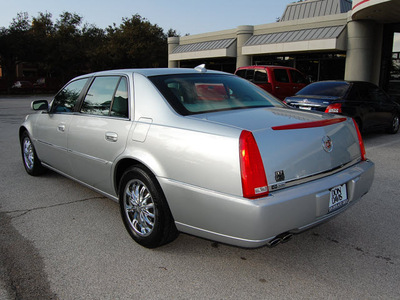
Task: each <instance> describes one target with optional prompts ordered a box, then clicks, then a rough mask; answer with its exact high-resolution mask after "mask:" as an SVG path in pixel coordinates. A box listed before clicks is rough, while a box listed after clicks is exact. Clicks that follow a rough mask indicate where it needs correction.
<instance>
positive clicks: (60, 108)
mask: <svg viewBox="0 0 400 300" xmlns="http://www.w3.org/2000/svg"><path fill="white" fill-rule="evenodd" d="M87 81H88V78H84V79H79V80H75V81H73V82H71V83H69V84H68V85H67V86H65V87H64V88H63V89H62V90H61V91H60V92H59V93H58V94H57V95H56V96H55V97H54V100H53V104H52V106H51V112H53V113H66V112H72V111H73V110H74V107H75V105H76V102H77V101H78V98H79V95H80V94H81V92H82V89H83V88H84V87H85V85H86V83H87Z"/></svg>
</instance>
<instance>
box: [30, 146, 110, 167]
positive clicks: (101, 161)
mask: <svg viewBox="0 0 400 300" xmlns="http://www.w3.org/2000/svg"><path fill="white" fill-rule="evenodd" d="M37 141H38V142H39V143H41V144H44V145H47V146H50V147H53V148H56V149H58V150H61V151H65V152H68V153H71V154H75V155H77V156H80V157H83V158H86V159H90V160H93V161H97V162H99V163H102V164H112V162H111V161H108V160H104V159H101V158H98V157H94V156H91V155H88V154H85V153H81V152H77V151H73V150H70V149H67V148H65V147H60V146H57V145H54V144H51V143H47V142H44V141H41V140H37Z"/></svg>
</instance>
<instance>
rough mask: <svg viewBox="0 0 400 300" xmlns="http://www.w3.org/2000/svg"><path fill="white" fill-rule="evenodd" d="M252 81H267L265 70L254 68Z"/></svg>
mask: <svg viewBox="0 0 400 300" xmlns="http://www.w3.org/2000/svg"><path fill="white" fill-rule="evenodd" d="M254 83H268V74H267V71H265V70H255V72H254Z"/></svg>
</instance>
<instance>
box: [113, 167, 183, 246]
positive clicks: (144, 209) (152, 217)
mask: <svg viewBox="0 0 400 300" xmlns="http://www.w3.org/2000/svg"><path fill="white" fill-rule="evenodd" d="M119 203H120V209H121V215H122V219H123V221H124V225H125V227H126V229H127V230H128V232H129V234H130V235H131V237H132V238H133V239H134V240H135V241H136V242H137V243H138V244H140V245H142V246H144V247H146V248H156V247H159V246H162V245H164V244H166V243H169V242H171V241H173V240H174V239H175V238H176V237H177V235H178V231H177V229H176V227H175V223H174V220H173V218H172V215H171V212H170V210H169V207H168V204H167V201H166V199H165V196H164V194H163V192H162V190H161V187H160V186H159V184H158V182H157V181H156V179H155V177H154V176H153V175H152V174H150V173H148V172H146V171H145V170H144V169H142V168H140V167H132V168H130V169H128V170H127V171H126V172H125V173H124V175H123V176H122V179H121V183H120V186H119Z"/></svg>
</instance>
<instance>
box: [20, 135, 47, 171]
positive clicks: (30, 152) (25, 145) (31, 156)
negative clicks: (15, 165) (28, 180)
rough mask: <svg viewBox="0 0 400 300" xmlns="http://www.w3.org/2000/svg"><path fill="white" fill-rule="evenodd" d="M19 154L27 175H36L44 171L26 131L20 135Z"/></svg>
mask: <svg viewBox="0 0 400 300" xmlns="http://www.w3.org/2000/svg"><path fill="white" fill-rule="evenodd" d="M21 154H22V161H23V163H24V167H25V170H26V172H27V173H28V174H29V175H32V176H38V175H41V174H43V173H44V172H45V170H46V169H45V168H44V167H43V166H42V162H41V161H40V159H39V158H38V156H37V154H36V150H35V147H34V146H33V143H32V140H31V139H30V137H29V135H28V133H27V132H26V131H25V132H24V133H23V134H22V136H21Z"/></svg>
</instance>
